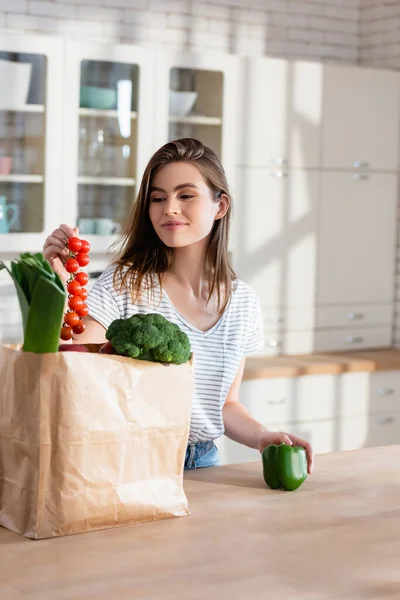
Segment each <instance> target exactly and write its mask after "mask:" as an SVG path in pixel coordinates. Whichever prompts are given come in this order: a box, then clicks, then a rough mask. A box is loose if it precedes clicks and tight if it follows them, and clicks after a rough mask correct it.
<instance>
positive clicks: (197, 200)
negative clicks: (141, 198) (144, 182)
mask: <svg viewBox="0 0 400 600" xmlns="http://www.w3.org/2000/svg"><path fill="white" fill-rule="evenodd" d="M228 206H229V199H228V197H227V196H226V195H225V194H224V195H222V196H221V198H220V199H219V200H218V202H216V201H215V200H214V199H213V195H212V191H211V190H210V188H209V187H208V186H207V184H206V182H205V180H204V179H203V176H202V174H201V173H200V171H199V170H198V169H197V167H196V166H195V165H194V164H193V163H190V162H175V163H170V164H168V165H166V166H165V167H162V168H161V169H160V170H159V171H158V172H157V173H156V175H155V176H154V178H153V182H152V186H151V189H150V206H149V215H150V220H151V222H152V225H153V227H154V229H155V232H156V233H157V235H158V237H159V238H160V239H161V240H162V242H164V244H165V245H166V246H168V247H170V248H182V247H184V246H189V245H191V244H195V243H196V242H199V241H200V240H203V239H204V238H206V237H207V236H208V235H209V233H210V232H211V230H212V227H213V224H214V221H216V220H217V219H220V218H221V217H223V216H224V214H225V213H226V211H227V210H228Z"/></svg>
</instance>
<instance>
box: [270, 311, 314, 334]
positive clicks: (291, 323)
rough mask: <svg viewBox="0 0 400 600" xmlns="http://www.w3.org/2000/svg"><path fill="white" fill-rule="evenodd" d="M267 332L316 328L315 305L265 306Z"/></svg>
mask: <svg viewBox="0 0 400 600" xmlns="http://www.w3.org/2000/svg"><path fill="white" fill-rule="evenodd" d="M262 312H263V317H264V328H265V332H266V333H267V332H271V333H272V332H275V331H283V330H285V331H304V330H308V329H314V324H315V307H314V306H313V305H310V306H284V307H277V308H270V307H263V309H262Z"/></svg>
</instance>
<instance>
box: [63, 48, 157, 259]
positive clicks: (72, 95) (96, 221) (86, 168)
mask: <svg viewBox="0 0 400 600" xmlns="http://www.w3.org/2000/svg"><path fill="white" fill-rule="evenodd" d="M65 63H66V64H65V66H66V69H65V102H64V119H63V121H64V153H65V157H66V160H65V164H64V169H63V174H64V180H63V188H64V194H63V195H64V197H65V198H68V202H65V203H64V207H63V214H64V217H63V218H64V220H65V221H66V222H67V223H70V224H72V225H78V226H79V229H80V233H81V234H82V235H85V237H86V238H87V239H88V240H89V241H90V243H91V244H92V248H93V250H95V251H96V250H98V251H103V252H105V250H106V248H107V246H108V244H109V243H110V242H112V241H113V240H114V239H116V236H117V234H118V233H119V232H120V231H121V230H122V229H123V228H124V226H125V225H126V223H127V219H128V217H129V214H130V211H131V208H132V205H133V202H134V200H135V197H136V195H137V192H138V186H139V184H140V179H141V176H142V174H143V171H144V168H145V166H146V163H147V161H148V160H149V158H150V156H151V153H152V151H153V145H152V131H153V97H154V59H153V53H152V52H151V51H149V50H148V49H144V48H139V47H134V46H122V45H119V46H118V45H117V46H116V45H114V44H113V45H105V44H101V43H98V44H96V43H75V42H67V43H66V51H65Z"/></svg>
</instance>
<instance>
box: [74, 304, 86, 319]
mask: <svg viewBox="0 0 400 600" xmlns="http://www.w3.org/2000/svg"><path fill="white" fill-rule="evenodd" d="M76 312H77V314H78V315H79V316H80V317H86V315H87V314H88V312H89V307H88V305H87V304H82V308H80V309H79V310H77V311H76Z"/></svg>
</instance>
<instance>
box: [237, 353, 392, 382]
mask: <svg viewBox="0 0 400 600" xmlns="http://www.w3.org/2000/svg"><path fill="white" fill-rule="evenodd" d="M397 369H399V370H400V348H383V349H379V350H363V351H352V352H332V353H315V354H296V355H281V356H249V357H248V358H247V359H246V366H245V370H244V375H243V379H260V378H261V379H266V378H274V377H298V376H300V375H336V374H339V373H345V372H357V371H367V372H374V371H391V370H397Z"/></svg>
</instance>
